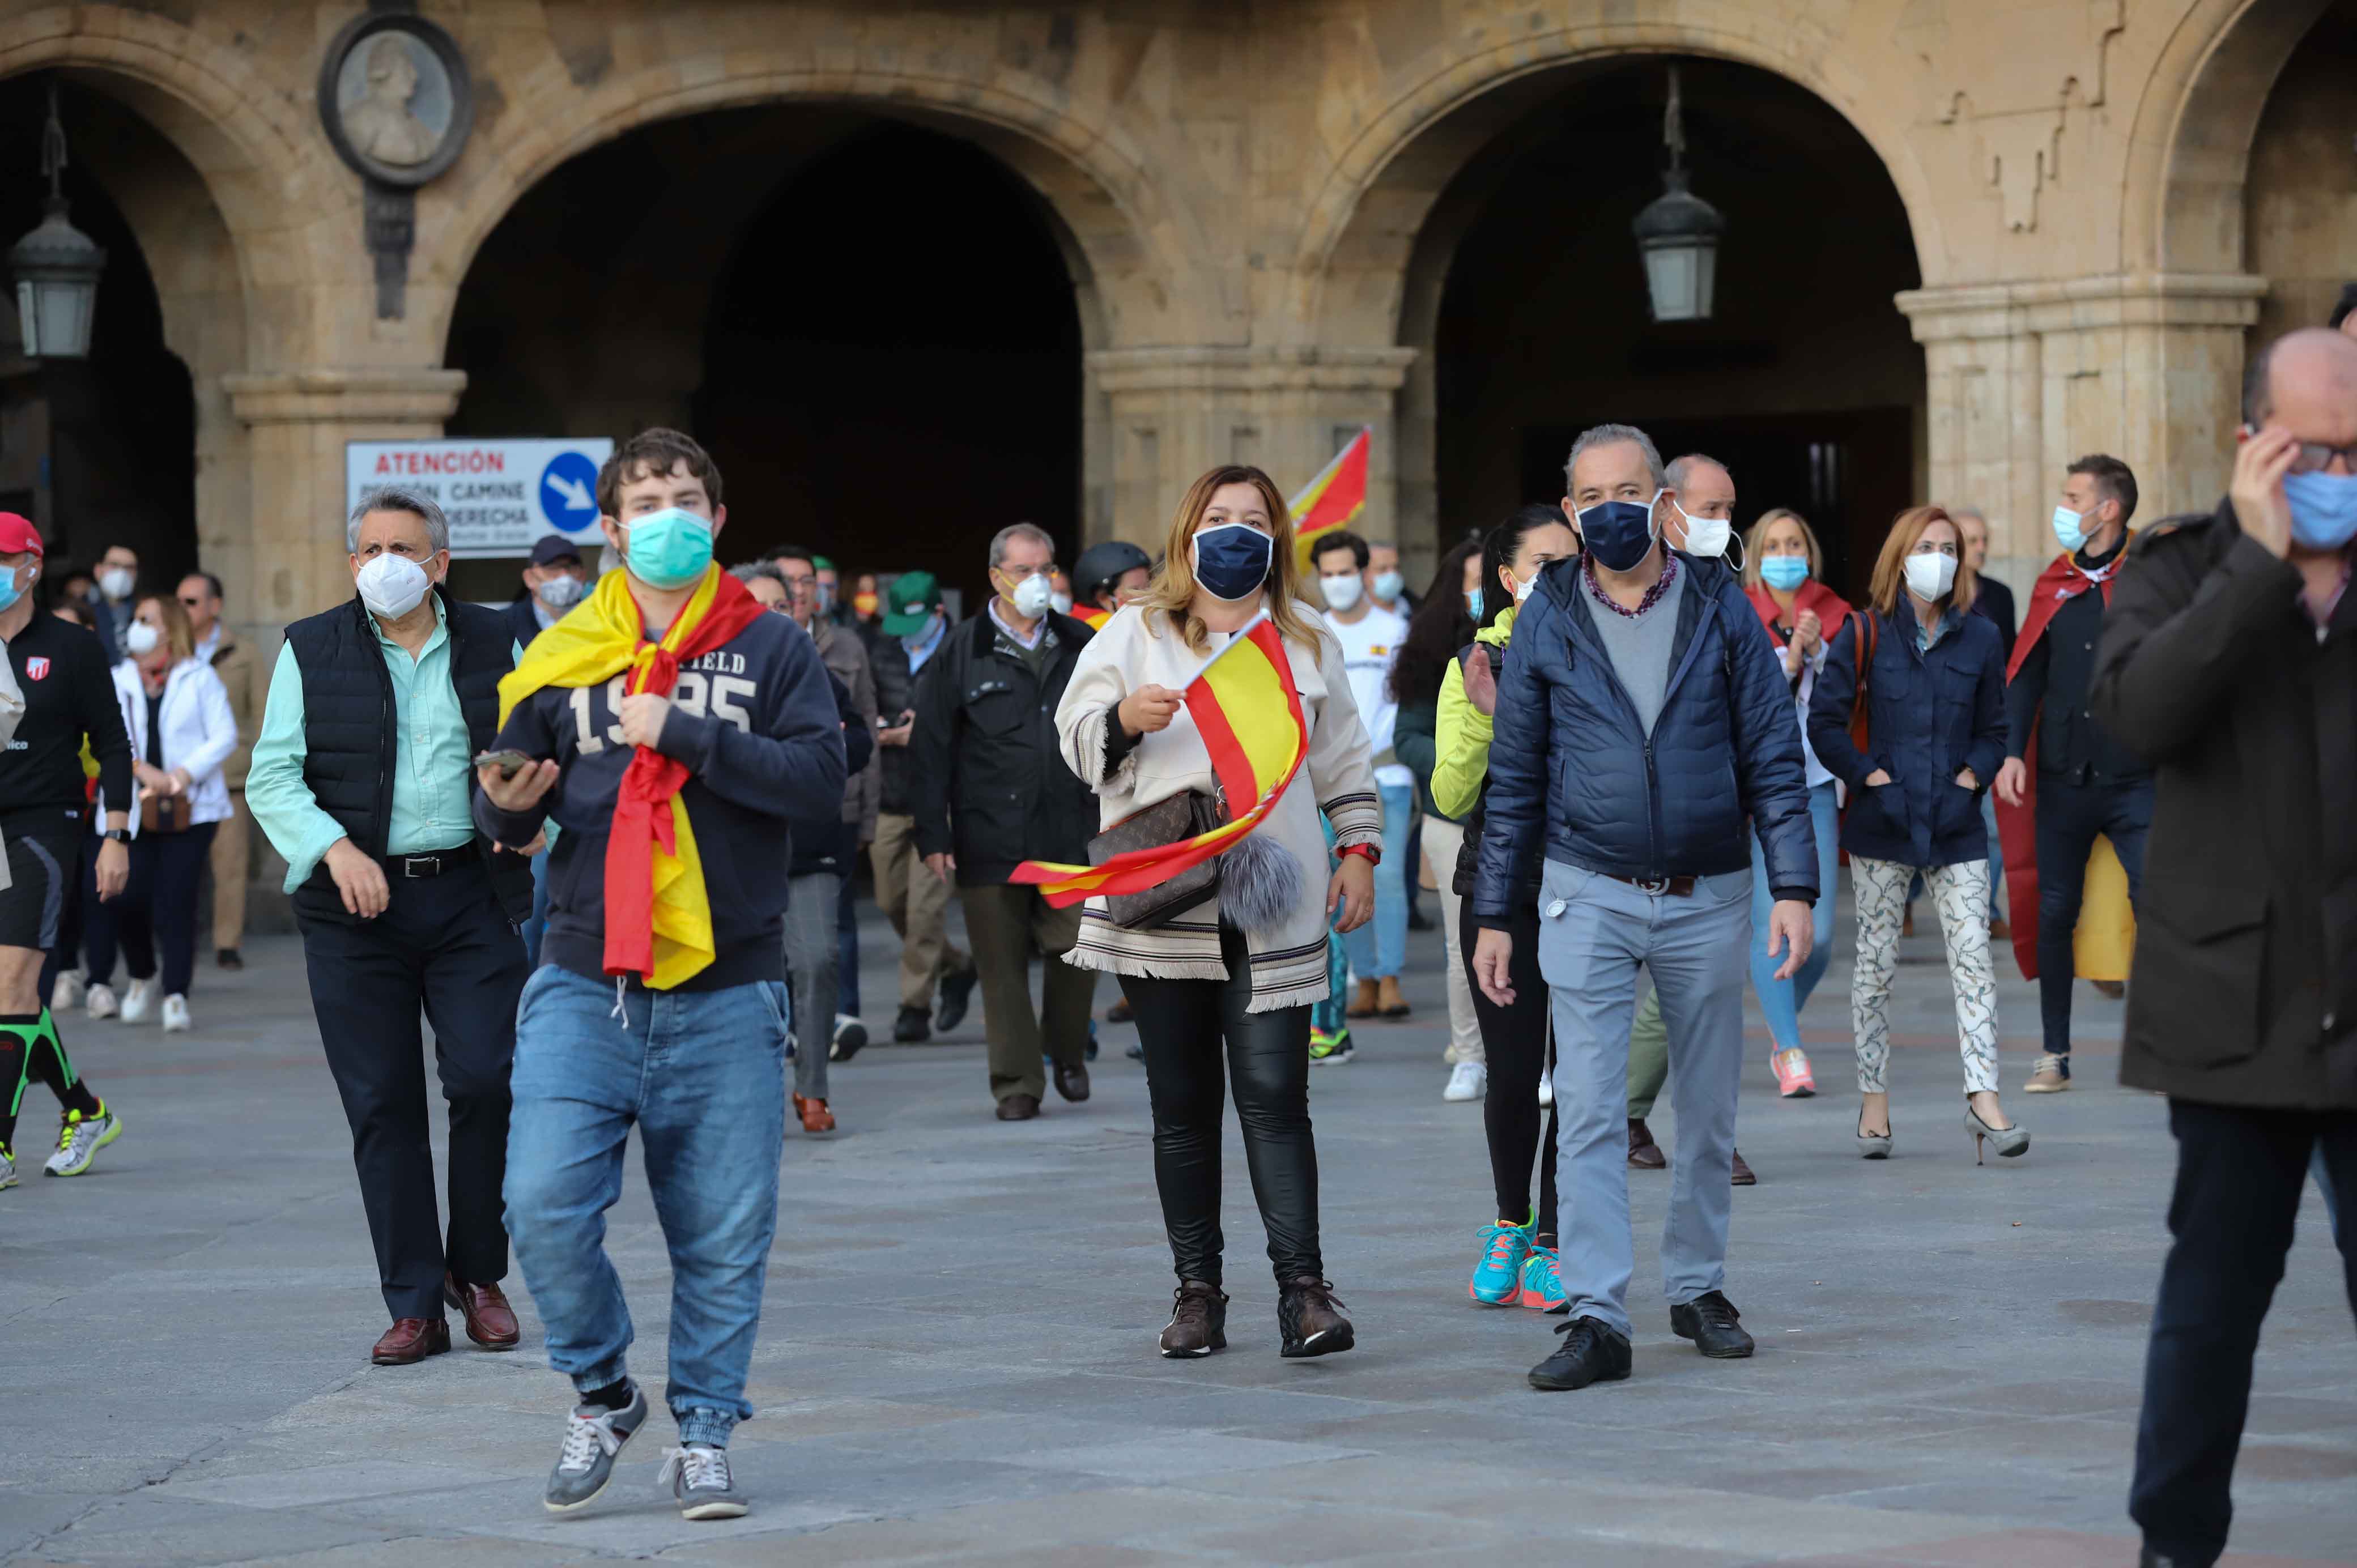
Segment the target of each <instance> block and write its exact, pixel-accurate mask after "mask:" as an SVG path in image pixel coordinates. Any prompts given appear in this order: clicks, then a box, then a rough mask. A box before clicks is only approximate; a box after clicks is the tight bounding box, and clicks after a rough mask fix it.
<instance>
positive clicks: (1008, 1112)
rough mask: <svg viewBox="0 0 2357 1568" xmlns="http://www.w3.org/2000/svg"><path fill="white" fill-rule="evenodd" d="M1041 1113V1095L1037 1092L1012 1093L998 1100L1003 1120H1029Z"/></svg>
mask: <svg viewBox="0 0 2357 1568" xmlns="http://www.w3.org/2000/svg"><path fill="white" fill-rule="evenodd" d="M1037 1115H1039V1096H1038V1095H1036V1094H1010V1095H1008V1096H1007V1097H1006V1099H1004V1100H1002V1101H999V1102H998V1119H999V1120H1000V1121H1001V1122H1028V1121H1030V1120H1031V1118H1033V1117H1034V1116H1037Z"/></svg>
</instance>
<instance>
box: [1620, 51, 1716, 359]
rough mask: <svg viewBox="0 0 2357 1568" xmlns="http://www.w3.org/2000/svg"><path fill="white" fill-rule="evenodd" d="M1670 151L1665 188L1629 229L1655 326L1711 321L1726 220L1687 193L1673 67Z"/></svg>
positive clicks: (1665, 136) (1666, 120)
mask: <svg viewBox="0 0 2357 1568" xmlns="http://www.w3.org/2000/svg"><path fill="white" fill-rule="evenodd" d="M1662 140H1663V143H1664V144H1665V145H1667V146H1668V147H1669V150H1670V166H1669V168H1668V169H1667V170H1666V171H1665V172H1664V173H1663V176H1662V182H1663V186H1664V187H1665V188H1664V189H1663V192H1662V194H1661V195H1659V196H1657V197H1655V198H1654V199H1653V200H1652V202H1651V203H1650V204H1649V205H1648V206H1647V207H1646V208H1645V209H1644V210H1643V211H1642V212H1640V213H1638V214H1637V220H1636V222H1634V223H1633V224H1631V226H1630V227H1631V229H1632V230H1633V231H1634V232H1635V233H1636V236H1637V249H1638V251H1639V252H1641V254H1642V255H1643V257H1644V261H1645V291H1646V293H1647V294H1648V295H1650V296H1651V298H1652V306H1653V319H1654V320H1656V321H1707V320H1708V319H1709V318H1710V303H1711V293H1712V289H1713V287H1714V285H1716V284H1717V280H1718V237H1719V235H1720V234H1721V233H1723V232H1725V231H1726V229H1727V220H1726V219H1724V218H1722V217H1720V216H1719V212H1718V209H1717V208H1716V207H1713V206H1712V205H1711V204H1710V203H1709V202H1707V201H1705V200H1704V199H1702V198H1701V197H1699V196H1696V195H1695V194H1694V193H1693V192H1692V191H1690V190H1688V189H1687V188H1686V168H1685V151H1686V135H1685V125H1684V121H1683V120H1682V119H1681V117H1680V115H1679V111H1678V68H1677V67H1676V66H1672V67H1670V106H1669V109H1668V111H1667V112H1666V113H1664V114H1663V117H1662Z"/></svg>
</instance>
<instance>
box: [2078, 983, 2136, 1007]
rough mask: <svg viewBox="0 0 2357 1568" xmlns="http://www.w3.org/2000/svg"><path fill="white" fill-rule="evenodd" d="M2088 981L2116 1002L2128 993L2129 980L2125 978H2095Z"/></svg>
mask: <svg viewBox="0 0 2357 1568" xmlns="http://www.w3.org/2000/svg"><path fill="white" fill-rule="evenodd" d="M2088 983H2089V984H2091V985H2093V987H2094V988H2095V989H2096V990H2097V991H2099V992H2101V993H2104V995H2105V996H2108V997H2110V998H2111V999H2112V1000H2113V1001H2115V1002H2117V1001H2118V1000H2119V999H2120V998H2121V997H2123V996H2126V994H2127V993H2128V987H2127V982H2126V981H2124V980H2094V981H2090V982H2088Z"/></svg>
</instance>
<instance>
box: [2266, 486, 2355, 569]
mask: <svg viewBox="0 0 2357 1568" xmlns="http://www.w3.org/2000/svg"><path fill="white" fill-rule="evenodd" d="M2283 487H2284V499H2285V500H2287V501H2289V502H2290V503H2291V536H2292V539H2293V541H2294V542H2296V543H2298V545H2299V547H2300V548H2301V549H2303V550H2339V549H2341V548H2342V547H2343V546H2345V545H2346V544H2347V543H2348V542H2350V541H2351V540H2352V539H2357V478H2351V477H2349V476H2346V475H2342V474H2328V473H2325V472H2324V471H2322V470H2321V469H2319V470H2318V471H2317V472H2315V473H2312V474H2286V475H2285V476H2284V482H2283Z"/></svg>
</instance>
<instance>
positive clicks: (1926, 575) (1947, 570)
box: [1907, 553, 1956, 604]
mask: <svg viewBox="0 0 2357 1568" xmlns="http://www.w3.org/2000/svg"><path fill="white" fill-rule="evenodd" d="M1955 585H1956V558H1955V557H1954V556H1953V555H1941V554H1936V553H1935V554H1929V555H1910V556H1909V557H1907V591H1908V592H1909V593H1910V594H1912V595H1914V596H1916V597H1917V598H1919V599H1922V600H1925V601H1926V602H1928V603H1931V604H1937V603H1939V602H1940V601H1941V600H1942V599H1944V598H1946V597H1947V596H1948V590H1949V589H1951V588H1953V587H1954V586H1955Z"/></svg>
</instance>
